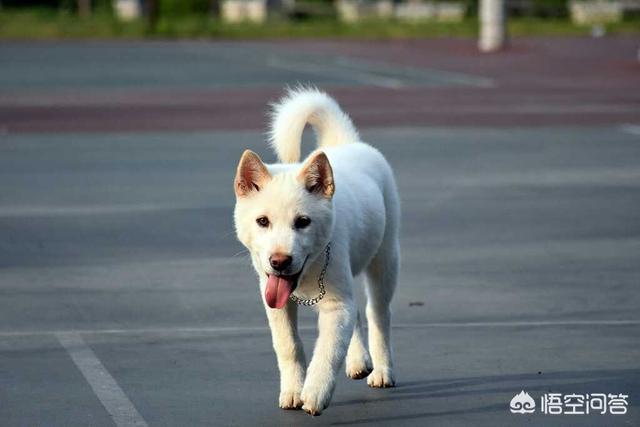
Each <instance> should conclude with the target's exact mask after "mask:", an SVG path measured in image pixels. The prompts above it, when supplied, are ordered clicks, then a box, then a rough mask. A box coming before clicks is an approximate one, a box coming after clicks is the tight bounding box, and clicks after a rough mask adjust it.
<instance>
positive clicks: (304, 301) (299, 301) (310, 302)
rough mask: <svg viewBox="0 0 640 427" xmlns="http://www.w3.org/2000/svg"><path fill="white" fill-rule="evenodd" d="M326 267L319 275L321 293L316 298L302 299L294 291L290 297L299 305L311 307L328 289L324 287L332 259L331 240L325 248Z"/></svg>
mask: <svg viewBox="0 0 640 427" xmlns="http://www.w3.org/2000/svg"><path fill="white" fill-rule="evenodd" d="M324 254H325V255H324V267H322V271H321V272H320V276H318V289H320V294H319V295H318V296H317V297H315V298H308V299H302V298H298V297H297V296H295V295H294V294H293V293H292V294H291V295H289V299H290V300H291V301H293V302H295V303H296V304H298V305H306V306H307V307H310V306H312V305H316V304H317V303H318V302H320V300H321V299H322V298H324V295H325V294H326V293H327V291H326V290H325V288H324V275H325V274H326V273H327V267H329V260H330V259H331V242H329V243H327V248H326V249H325V250H324Z"/></svg>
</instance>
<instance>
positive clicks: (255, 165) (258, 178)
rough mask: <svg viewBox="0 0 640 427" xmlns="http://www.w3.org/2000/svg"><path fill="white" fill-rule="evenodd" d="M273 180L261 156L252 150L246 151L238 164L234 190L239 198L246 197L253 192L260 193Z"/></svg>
mask: <svg viewBox="0 0 640 427" xmlns="http://www.w3.org/2000/svg"><path fill="white" fill-rule="evenodd" d="M270 179H271V174H270V173H269V171H268V170H267V167H266V166H265V165H264V163H262V160H261V159H260V156H258V155H257V154H256V153H254V152H253V151H251V150H245V152H244V153H242V157H241V158H240V163H239V164H238V171H237V172H236V179H235V182H234V189H235V191H236V196H237V197H244V196H247V195H249V194H250V193H251V192H253V191H260V189H261V188H262V187H263V186H264V184H265V183H266V182H267V181H268V180H270Z"/></svg>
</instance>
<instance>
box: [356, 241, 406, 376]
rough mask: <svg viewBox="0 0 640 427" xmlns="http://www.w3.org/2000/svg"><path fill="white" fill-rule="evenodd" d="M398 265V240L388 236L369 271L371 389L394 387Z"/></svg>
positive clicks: (368, 317) (367, 272) (367, 274)
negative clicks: (393, 320)
mask: <svg viewBox="0 0 640 427" xmlns="http://www.w3.org/2000/svg"><path fill="white" fill-rule="evenodd" d="M399 262H400V251H399V245H398V241H397V238H396V237H395V236H385V239H384V241H383V243H382V245H381V247H380V249H379V250H378V253H377V254H376V256H375V257H374V258H373V260H372V261H371V263H370V264H369V266H368V267H367V270H366V280H365V283H366V291H367V322H368V325H369V351H370V352H371V358H372V360H373V371H372V372H371V374H369V377H368V378H367V384H369V386H370V387H393V386H394V385H395V378H394V375H393V351H392V348H391V308H390V305H391V299H392V298H393V293H394V291H395V288H396V283H397V280H398V268H399Z"/></svg>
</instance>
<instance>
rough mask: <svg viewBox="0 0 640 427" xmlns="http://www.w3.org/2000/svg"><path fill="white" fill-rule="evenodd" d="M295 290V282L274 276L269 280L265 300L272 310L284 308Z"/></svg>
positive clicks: (270, 276)
mask: <svg viewBox="0 0 640 427" xmlns="http://www.w3.org/2000/svg"><path fill="white" fill-rule="evenodd" d="M292 290H293V281H291V280H289V279H286V278H284V277H278V276H275V275H273V274H271V275H269V278H268V279H267V289H266V290H265V292H264V299H265V300H266V301H267V305H268V306H269V307H271V308H282V307H284V305H285V304H286V303H287V300H288V299H289V295H291V291H292Z"/></svg>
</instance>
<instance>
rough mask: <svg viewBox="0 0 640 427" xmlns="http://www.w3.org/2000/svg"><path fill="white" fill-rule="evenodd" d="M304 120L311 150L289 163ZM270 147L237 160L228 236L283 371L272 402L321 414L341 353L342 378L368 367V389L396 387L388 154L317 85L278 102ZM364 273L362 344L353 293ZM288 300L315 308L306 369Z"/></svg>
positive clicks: (393, 221) (394, 232)
mask: <svg viewBox="0 0 640 427" xmlns="http://www.w3.org/2000/svg"><path fill="white" fill-rule="evenodd" d="M307 123H309V124H311V125H312V126H313V128H314V130H315V133H316V137H317V141H318V146H319V149H318V150H316V151H314V152H313V153H311V154H310V155H309V157H308V158H307V159H306V160H305V161H304V162H303V163H298V162H299V161H300V145H301V138H302V132H303V129H304V127H305V125H306V124H307ZM271 144H272V146H273V148H274V149H275V151H276V153H277V155H278V158H279V159H280V161H281V162H282V163H279V164H273V165H265V164H264V163H262V161H261V160H260V158H259V157H258V156H257V155H256V154H255V153H253V152H251V151H249V150H247V151H245V152H244V154H243V155H242V158H241V159H240V163H239V165H238V170H237V175H236V177H235V193H236V197H237V201H236V207H235V213H234V219H235V226H236V232H237V235H238V239H239V240H240V241H241V242H242V244H243V245H245V246H246V247H247V248H248V249H249V251H250V253H251V258H252V261H253V266H254V268H255V270H256V272H257V273H258V277H259V280H260V292H261V294H262V297H263V301H264V304H265V308H266V311H267V317H268V319H269V326H270V327H271V333H272V337H273V347H274V349H275V352H276V355H277V359H278V367H279V369H280V402H279V403H280V407H281V408H284V409H293V408H299V407H301V406H302V409H304V410H305V411H306V412H307V413H309V414H311V415H318V414H320V413H321V412H322V410H323V409H325V408H326V407H327V406H328V404H329V401H330V400H331V395H332V394H333V390H334V386H335V378H336V372H337V371H338V370H339V369H340V366H341V364H342V362H343V360H345V356H346V371H347V375H348V376H349V377H351V378H354V379H359V378H364V377H365V376H367V375H368V379H367V382H368V384H369V386H371V387H392V386H393V385H394V383H395V379H394V375H393V362H392V350H391V337H390V332H391V331H390V329H391V320H390V309H389V304H390V302H391V298H392V296H393V292H394V289H395V287H396V282H397V278H398V264H399V244H398V232H399V220H400V204H399V200H398V193H397V190H396V185H395V181H394V178H393V173H392V170H391V167H390V166H389V164H388V163H387V161H386V160H385V158H384V157H383V156H382V154H380V152H379V151H378V150H376V149H375V148H373V147H371V146H369V145H367V144H365V143H363V142H360V140H359V136H358V133H357V131H356V130H355V128H354V126H353V124H352V123H351V120H350V119H349V117H348V116H347V115H346V114H345V113H344V112H343V111H342V110H341V109H340V107H339V106H338V104H337V103H336V102H335V101H334V100H333V99H331V98H330V97H329V96H327V95H326V94H325V93H322V92H319V91H317V90H313V89H298V90H294V91H290V92H289V93H288V96H286V97H285V98H284V99H282V100H281V101H280V102H279V103H278V104H276V105H275V106H274V115H273V120H272V123H271ZM361 272H364V273H365V275H366V294H367V309H366V313H367V320H368V332H369V351H367V348H366V346H365V342H364V335H363V331H362V326H361V324H360V318H359V315H358V310H357V308H356V304H355V301H354V295H353V282H354V277H355V276H356V275H358V274H360V273H361ZM296 303H297V304H302V305H314V306H315V308H316V309H317V311H318V313H319V320H318V329H319V336H318V340H317V342H316V346H315V349H314V352H313V358H312V359H311V363H310V364H309V367H308V368H307V369H305V365H306V362H305V356H304V350H303V348H302V343H301V341H300V338H299V337H298V332H297V305H296ZM369 352H370V354H371V355H369ZM305 371H306V372H305Z"/></svg>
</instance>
